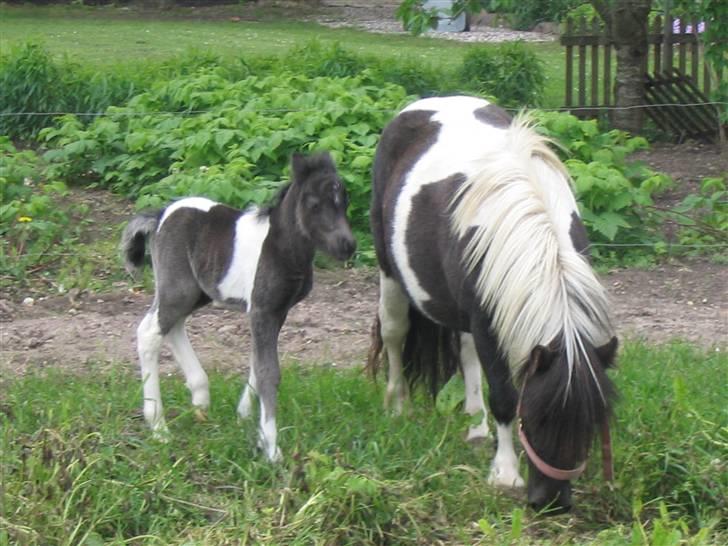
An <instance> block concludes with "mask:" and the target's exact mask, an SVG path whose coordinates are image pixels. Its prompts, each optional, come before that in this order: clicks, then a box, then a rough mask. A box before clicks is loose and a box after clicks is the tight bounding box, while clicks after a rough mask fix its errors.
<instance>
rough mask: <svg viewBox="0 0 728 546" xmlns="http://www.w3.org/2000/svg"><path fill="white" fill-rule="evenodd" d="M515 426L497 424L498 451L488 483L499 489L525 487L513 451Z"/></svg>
mask: <svg viewBox="0 0 728 546" xmlns="http://www.w3.org/2000/svg"><path fill="white" fill-rule="evenodd" d="M512 429H513V424H508V425H503V424H501V423H497V425H496V431H497V436H498V449H497V450H496V452H495V457H494V458H493V464H492V465H491V467H490V474H489V475H488V483H489V484H491V485H495V486H499V487H523V486H524V483H525V482H524V481H523V478H522V477H521V474H520V472H518V457H516V451H515V450H514V449H513V432H512Z"/></svg>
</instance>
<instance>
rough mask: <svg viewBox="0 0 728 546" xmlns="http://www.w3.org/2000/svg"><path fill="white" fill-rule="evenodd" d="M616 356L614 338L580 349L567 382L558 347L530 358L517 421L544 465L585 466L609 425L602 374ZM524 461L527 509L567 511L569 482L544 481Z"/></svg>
mask: <svg viewBox="0 0 728 546" xmlns="http://www.w3.org/2000/svg"><path fill="white" fill-rule="evenodd" d="M616 350H617V338H612V340H611V341H610V342H609V343H607V344H605V345H603V346H601V347H592V346H591V345H589V344H588V343H585V347H584V353H586V354H585V355H584V354H581V351H580V352H579V354H577V355H576V359H575V360H576V361H575V362H574V366H573V372H572V375H571V378H569V369H568V363H567V358H566V351H565V350H564V349H563V348H562V347H561V346H560V344H559V343H552V344H551V345H550V346H549V347H543V346H538V347H536V348H535V349H533V351H532V352H531V357H530V359H529V362H528V363H527V365H526V367H525V368H524V375H523V378H522V379H523V380H524V381H526V383H525V386H524V387H523V390H522V394H521V401H520V408H519V412H520V416H519V418H520V420H521V423H522V426H523V432H524V433H525V435H526V439H527V441H528V443H530V445H531V447H532V448H533V450H534V451H535V453H536V455H537V456H538V457H539V458H540V459H541V460H542V461H543V462H545V463H546V464H547V465H550V466H552V467H555V468H556V469H563V470H568V469H574V468H577V467H578V466H579V465H580V464H581V463H583V462H584V461H586V459H587V456H588V454H589V448H590V447H591V444H592V440H593V438H594V434H595V432H596V431H597V430H598V428H599V427H600V426H601V425H602V424H604V423H606V421H607V420H608V419H609V415H610V411H611V404H612V401H613V399H614V397H615V392H616V391H615V389H614V386H613V384H612V382H611V380H610V379H609V377H608V376H607V373H606V369H607V368H608V367H609V366H610V365H611V364H612V363H613V362H614V356H615V353H616ZM587 358H588V362H587ZM589 362H590V363H591V366H590V365H589ZM592 370H593V375H592ZM527 459H528V469H529V472H528V502H529V504H530V505H531V507H533V508H534V509H535V510H537V511H542V510H544V511H547V512H548V513H549V514H555V513H562V512H566V511H568V510H569V509H570V508H571V482H570V481H568V480H562V479H554V478H553V477H549V476H547V475H546V474H545V473H544V472H543V471H542V470H541V468H542V467H541V464H542V463H539V462H537V463H534V461H533V460H532V459H531V458H530V457H527Z"/></svg>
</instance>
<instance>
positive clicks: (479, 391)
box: [460, 333, 490, 442]
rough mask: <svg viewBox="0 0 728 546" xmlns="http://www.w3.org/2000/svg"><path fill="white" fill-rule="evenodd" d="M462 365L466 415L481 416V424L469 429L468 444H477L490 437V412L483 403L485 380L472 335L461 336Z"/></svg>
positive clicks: (464, 334)
mask: <svg viewBox="0 0 728 546" xmlns="http://www.w3.org/2000/svg"><path fill="white" fill-rule="evenodd" d="M460 365H461V366H462V370H463V380H464V381H465V413H467V414H468V415H481V416H482V419H481V421H480V422H479V423H477V424H473V425H471V426H470V428H469V429H468V436H467V437H466V438H465V440H466V441H468V442H477V441H479V440H484V439H486V438H487V437H488V434H489V433H490V431H489V430H488V411H487V410H486V409H485V402H484V401H483V379H482V374H481V365H480V359H479V358H478V353H477V352H476V351H475V341H474V340H473V336H472V335H471V334H466V333H463V334H461V335H460Z"/></svg>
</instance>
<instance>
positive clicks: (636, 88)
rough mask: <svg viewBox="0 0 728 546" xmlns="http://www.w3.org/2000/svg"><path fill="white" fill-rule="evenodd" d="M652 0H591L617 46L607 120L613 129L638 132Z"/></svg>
mask: <svg viewBox="0 0 728 546" xmlns="http://www.w3.org/2000/svg"><path fill="white" fill-rule="evenodd" d="M651 3H652V0H612V1H611V2H609V1H605V0H595V1H593V2H592V4H593V5H594V7H595V9H596V10H597V11H598V12H599V14H600V15H601V16H602V19H604V21H605V23H606V25H607V29H609V32H610V34H611V37H612V39H613V40H614V44H615V48H616V50H617V55H616V56H617V73H616V76H615V79H614V93H615V99H614V105H615V107H616V108H615V109H614V110H612V111H611V116H610V121H611V123H612V126H613V127H615V128H616V129H622V130H623V131H629V132H630V133H638V132H639V131H640V130H641V129H642V125H643V123H644V118H645V112H644V108H642V105H644V104H645V72H646V67H647V53H648V47H647V16H648V15H649V13H650V4H651Z"/></svg>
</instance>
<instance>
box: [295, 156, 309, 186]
mask: <svg viewBox="0 0 728 546" xmlns="http://www.w3.org/2000/svg"><path fill="white" fill-rule="evenodd" d="M307 160H308V158H307V157H306V156H305V155H303V154H299V153H295V154H293V155H292V156H291V170H292V171H293V180H294V181H296V182H297V181H300V180H303V179H305V178H306V175H308V172H309V170H310V169H309V166H308V161H307Z"/></svg>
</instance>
